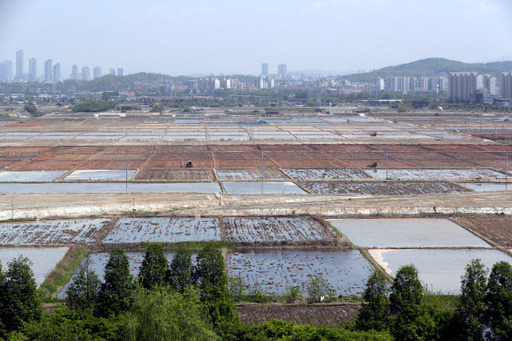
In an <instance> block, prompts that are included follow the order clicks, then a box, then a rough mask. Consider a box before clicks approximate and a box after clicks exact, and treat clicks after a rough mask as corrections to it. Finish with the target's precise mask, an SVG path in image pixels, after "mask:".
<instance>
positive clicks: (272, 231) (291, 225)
mask: <svg viewBox="0 0 512 341" xmlns="http://www.w3.org/2000/svg"><path fill="white" fill-rule="evenodd" d="M223 222H224V229H225V235H226V240H227V241H230V242H236V243H286V244H291V245H296V244H301V245H335V244H336V236H335V235H334V233H333V232H332V231H330V229H329V228H327V227H326V226H324V225H322V224H321V223H320V222H319V221H317V220H316V219H314V218H312V217H225V218H224V219H223Z"/></svg>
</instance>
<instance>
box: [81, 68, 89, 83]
mask: <svg viewBox="0 0 512 341" xmlns="http://www.w3.org/2000/svg"><path fill="white" fill-rule="evenodd" d="M82 80H83V81H90V80H91V69H89V67H88V66H84V67H83V68H82Z"/></svg>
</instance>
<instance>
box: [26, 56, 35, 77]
mask: <svg viewBox="0 0 512 341" xmlns="http://www.w3.org/2000/svg"><path fill="white" fill-rule="evenodd" d="M36 78H37V61H36V59H35V58H34V57H32V58H30V59H29V61H28V80H29V81H35V80H36Z"/></svg>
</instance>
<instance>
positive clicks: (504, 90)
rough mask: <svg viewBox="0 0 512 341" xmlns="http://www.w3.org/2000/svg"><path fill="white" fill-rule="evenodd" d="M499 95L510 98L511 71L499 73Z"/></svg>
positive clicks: (511, 89)
mask: <svg viewBox="0 0 512 341" xmlns="http://www.w3.org/2000/svg"><path fill="white" fill-rule="evenodd" d="M501 97H503V98H512V71H510V72H503V74H502V75H501Z"/></svg>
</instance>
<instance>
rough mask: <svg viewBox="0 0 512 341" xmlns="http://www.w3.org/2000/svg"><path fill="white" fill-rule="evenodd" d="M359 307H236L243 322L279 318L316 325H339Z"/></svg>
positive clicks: (349, 305)
mask: <svg viewBox="0 0 512 341" xmlns="http://www.w3.org/2000/svg"><path fill="white" fill-rule="evenodd" d="M360 309H361V306H360V305H359V304H315V305H304V304H282V305H280V304H248V305H238V306H237V307H236V311H237V312H238V314H239V315H240V320H241V321H242V322H245V323H254V324H258V323H261V322H264V321H268V320H271V319H279V320H281V321H286V322H295V323H296V324H300V325H304V324H309V325H317V326H339V324H340V322H342V321H348V320H352V319H354V318H356V316H357V314H358V313H359V310H360Z"/></svg>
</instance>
